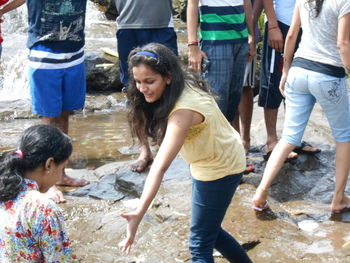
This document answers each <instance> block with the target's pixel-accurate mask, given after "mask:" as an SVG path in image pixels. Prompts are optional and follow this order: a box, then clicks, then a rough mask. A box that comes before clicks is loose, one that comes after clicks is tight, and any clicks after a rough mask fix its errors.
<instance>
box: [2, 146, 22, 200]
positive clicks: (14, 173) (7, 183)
mask: <svg viewBox="0 0 350 263" xmlns="http://www.w3.org/2000/svg"><path fill="white" fill-rule="evenodd" d="M23 168H24V160H23V158H21V157H20V156H19V155H18V154H17V153H16V152H13V153H10V154H7V155H6V156H5V157H4V160H3V161H2V163H1V164H0V201H2V202H4V201H8V200H11V199H13V198H15V197H16V196H17V194H18V193H19V191H20V189H21V185H22V182H23Z"/></svg>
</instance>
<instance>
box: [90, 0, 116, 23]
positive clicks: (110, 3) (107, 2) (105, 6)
mask: <svg viewBox="0 0 350 263" xmlns="http://www.w3.org/2000/svg"><path fill="white" fill-rule="evenodd" d="M91 1H92V2H94V3H95V4H97V5H98V6H99V9H100V10H101V11H103V12H104V14H105V16H106V18H107V19H108V20H116V18H117V16H118V11H117V9H116V7H115V2H114V0H91Z"/></svg>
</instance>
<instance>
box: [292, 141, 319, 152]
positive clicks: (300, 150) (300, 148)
mask: <svg viewBox="0 0 350 263" xmlns="http://www.w3.org/2000/svg"><path fill="white" fill-rule="evenodd" d="M305 147H310V148H315V149H316V150H314V151H308V150H305V149H304V148H305ZM293 152H296V153H297V154H311V155H312V154H316V153H319V152H321V149H318V148H316V147H314V146H312V145H311V144H310V143H308V142H305V141H302V142H301V145H300V146H298V147H296V148H295V149H294V151H293Z"/></svg>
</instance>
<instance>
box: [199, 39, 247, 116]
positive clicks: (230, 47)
mask: <svg viewBox="0 0 350 263" xmlns="http://www.w3.org/2000/svg"><path fill="white" fill-rule="evenodd" d="M201 49H202V50H203V51H204V53H205V54H206V55H207V56H208V58H209V60H210V66H209V70H208V73H206V74H204V78H206V79H207V80H208V82H209V83H210V86H211V87H212V89H213V90H214V92H215V93H216V95H218V96H219V100H218V106H219V108H220V110H221V111H222V113H223V114H224V115H225V117H226V119H227V120H228V121H229V122H232V121H233V118H234V116H235V114H236V111H237V109H238V105H239V102H240V100H241V94H242V88H243V80H244V72H245V66H246V63H247V58H248V42H243V43H229V44H220V45H212V44H210V45H209V44H201Z"/></svg>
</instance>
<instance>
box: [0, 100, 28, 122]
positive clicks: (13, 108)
mask: <svg viewBox="0 0 350 263" xmlns="http://www.w3.org/2000/svg"><path fill="white" fill-rule="evenodd" d="M34 117H35V115H34V114H33V113H32V109H31V103H30V100H29V99H27V100H15V101H8V102H7V101H2V102H1V103H0V120H9V119H29V118H34Z"/></svg>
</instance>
